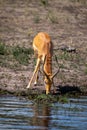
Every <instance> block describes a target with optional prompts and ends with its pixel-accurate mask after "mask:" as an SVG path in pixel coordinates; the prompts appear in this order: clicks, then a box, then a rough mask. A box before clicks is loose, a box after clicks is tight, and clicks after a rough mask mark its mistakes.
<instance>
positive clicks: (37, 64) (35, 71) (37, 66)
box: [27, 58, 41, 88]
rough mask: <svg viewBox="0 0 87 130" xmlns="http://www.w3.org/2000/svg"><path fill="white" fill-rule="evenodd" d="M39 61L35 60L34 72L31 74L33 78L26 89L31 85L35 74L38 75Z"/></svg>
mask: <svg viewBox="0 0 87 130" xmlns="http://www.w3.org/2000/svg"><path fill="white" fill-rule="evenodd" d="M40 61H41V59H40V58H38V59H37V63H36V67H35V70H34V72H33V76H32V77H31V79H30V82H29V84H28V86H27V88H30V86H31V83H32V81H33V79H34V77H35V75H36V73H37V74H38V70H39V67H40Z"/></svg>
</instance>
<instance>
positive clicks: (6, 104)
mask: <svg viewBox="0 0 87 130" xmlns="http://www.w3.org/2000/svg"><path fill="white" fill-rule="evenodd" d="M70 100H71V103H67V104H61V103H55V104H52V106H48V105H44V104H34V103H32V102H31V101H29V100H26V99H19V98H18V97H11V96H8V97H5V96H4V97H3V96H0V130H10V129H11V130H66V129H69V130H82V129H84V130H85V129H86V128H87V97H81V98H79V99H70Z"/></svg>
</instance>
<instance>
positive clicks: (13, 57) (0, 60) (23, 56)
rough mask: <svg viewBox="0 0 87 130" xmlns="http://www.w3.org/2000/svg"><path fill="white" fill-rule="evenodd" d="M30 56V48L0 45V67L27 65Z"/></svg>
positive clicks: (31, 52) (31, 51)
mask: <svg viewBox="0 0 87 130" xmlns="http://www.w3.org/2000/svg"><path fill="white" fill-rule="evenodd" d="M32 54H33V50H32V49H31V48H25V47H19V46H15V47H14V46H13V47H11V46H7V45H5V44H4V43H0V66H4V67H11V66H12V67H14V66H15V65H16V64H17V63H19V64H21V65H28V64H29V59H30V58H31V57H30V56H31V55H32ZM17 66H18V64H17Z"/></svg>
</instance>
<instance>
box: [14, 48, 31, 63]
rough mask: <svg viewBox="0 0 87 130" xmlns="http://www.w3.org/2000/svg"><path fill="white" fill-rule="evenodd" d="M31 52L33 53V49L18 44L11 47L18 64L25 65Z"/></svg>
mask: <svg viewBox="0 0 87 130" xmlns="http://www.w3.org/2000/svg"><path fill="white" fill-rule="evenodd" d="M31 54H33V50H32V49H31V48H25V47H19V46H16V47H14V48H13V56H14V58H15V59H16V60H17V61H18V62H19V63H20V64H23V65H27V64H28V63H29V58H30V57H29V56H30V55H31Z"/></svg>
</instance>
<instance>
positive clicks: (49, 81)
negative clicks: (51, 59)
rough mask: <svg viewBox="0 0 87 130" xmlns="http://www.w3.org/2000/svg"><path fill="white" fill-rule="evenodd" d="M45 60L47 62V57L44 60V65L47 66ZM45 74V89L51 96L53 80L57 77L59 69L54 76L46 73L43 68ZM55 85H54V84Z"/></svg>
mask: <svg viewBox="0 0 87 130" xmlns="http://www.w3.org/2000/svg"><path fill="white" fill-rule="evenodd" d="M45 60H46V57H45V59H44V64H45ZM43 72H44V75H45V79H44V83H45V88H46V94H49V93H50V89H51V86H52V84H53V79H54V77H55V76H56V75H57V73H58V72H59V69H58V70H57V71H56V72H55V73H54V74H53V75H52V74H47V73H46V72H45V71H44V68H43ZM53 85H54V84H53Z"/></svg>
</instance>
